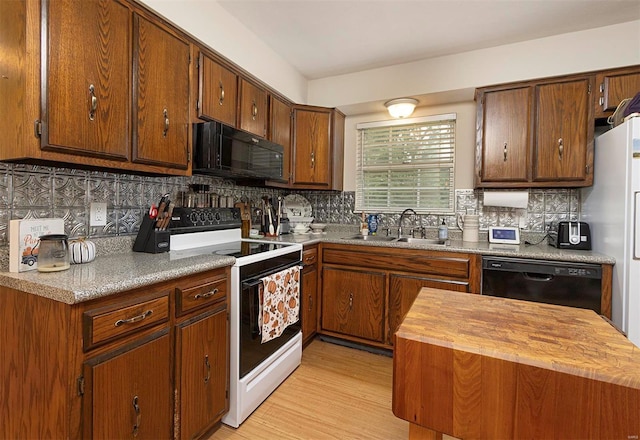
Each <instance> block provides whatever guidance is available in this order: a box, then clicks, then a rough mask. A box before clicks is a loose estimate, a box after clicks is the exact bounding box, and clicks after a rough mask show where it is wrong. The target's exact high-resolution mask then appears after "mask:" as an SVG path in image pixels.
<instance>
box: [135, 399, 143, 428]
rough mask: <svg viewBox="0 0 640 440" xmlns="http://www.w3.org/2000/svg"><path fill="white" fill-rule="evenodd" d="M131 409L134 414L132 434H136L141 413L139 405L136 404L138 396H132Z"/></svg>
mask: <svg viewBox="0 0 640 440" xmlns="http://www.w3.org/2000/svg"><path fill="white" fill-rule="evenodd" d="M133 411H134V413H135V415H136V424H135V425H133V436H134V437H137V436H138V431H139V430H140V422H141V419H142V414H141V413H140V405H138V396H134V397H133Z"/></svg>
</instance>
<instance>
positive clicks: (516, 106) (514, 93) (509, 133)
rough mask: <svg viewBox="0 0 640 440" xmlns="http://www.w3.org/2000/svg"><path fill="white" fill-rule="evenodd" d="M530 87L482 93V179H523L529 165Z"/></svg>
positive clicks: (503, 180)
mask: <svg viewBox="0 0 640 440" xmlns="http://www.w3.org/2000/svg"><path fill="white" fill-rule="evenodd" d="M530 90H531V88H530V87H519V88H516V89H509V90H498V91H491V92H486V93H484V96H483V97H482V99H481V102H480V105H481V111H482V113H481V118H482V119H481V123H482V127H481V129H480V130H479V136H480V139H479V140H478V142H479V145H480V146H479V148H480V151H481V155H480V157H481V164H480V173H479V174H480V179H481V181H482V182H526V181H527V178H528V176H527V170H528V169H529V167H528V164H529V151H530V148H529V145H530V142H531V141H530V139H531V138H530V131H529V127H530V122H531V117H530V111H531V110H530V109H531V91H530Z"/></svg>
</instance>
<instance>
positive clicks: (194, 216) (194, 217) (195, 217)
mask: <svg viewBox="0 0 640 440" xmlns="http://www.w3.org/2000/svg"><path fill="white" fill-rule="evenodd" d="M189 221H190V222H191V224H192V225H195V224H196V223H198V214H197V213H196V212H195V211H194V212H192V213H191V214H189Z"/></svg>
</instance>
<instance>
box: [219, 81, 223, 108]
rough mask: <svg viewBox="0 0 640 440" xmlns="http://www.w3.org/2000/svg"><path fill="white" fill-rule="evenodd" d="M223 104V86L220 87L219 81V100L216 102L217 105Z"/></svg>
mask: <svg viewBox="0 0 640 440" xmlns="http://www.w3.org/2000/svg"><path fill="white" fill-rule="evenodd" d="M223 102H224V86H223V85H222V81H220V99H219V100H218V103H219V104H220V105H222V103H223Z"/></svg>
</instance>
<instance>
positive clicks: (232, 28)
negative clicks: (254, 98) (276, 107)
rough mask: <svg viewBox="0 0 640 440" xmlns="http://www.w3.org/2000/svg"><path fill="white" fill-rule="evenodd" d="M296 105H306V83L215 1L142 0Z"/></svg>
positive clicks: (304, 79)
mask: <svg viewBox="0 0 640 440" xmlns="http://www.w3.org/2000/svg"><path fill="white" fill-rule="evenodd" d="M141 1H142V3H145V4H146V5H147V6H149V7H150V8H152V9H153V10H155V11H156V12H158V13H159V14H160V15H162V16H164V17H165V18H167V19H168V20H169V21H171V22H173V23H174V24H176V25H178V26H179V27H180V28H182V29H183V30H185V31H186V32H188V33H190V34H191V35H193V36H194V37H195V38H197V39H199V40H200V41H202V42H203V43H205V44H206V45H207V46H209V47H211V48H212V49H214V50H215V51H216V52H218V53H220V54H221V55H223V56H224V57H225V58H227V59H229V60H231V61H233V62H234V63H235V64H237V65H238V66H240V67H241V68H243V69H244V70H246V71H247V72H249V73H250V74H252V75H253V76H255V77H256V78H259V79H260V80H261V81H262V82H264V83H266V84H267V85H269V86H270V87H272V88H274V89H275V90H277V91H278V92H280V93H282V94H283V95H284V96H286V97H287V98H289V99H290V100H291V101H293V102H297V103H305V102H307V80H306V78H305V77H303V76H302V75H301V74H300V73H299V72H298V71H297V70H295V69H294V68H293V67H292V66H291V65H290V64H288V63H287V62H286V61H284V59H283V58H282V57H281V56H280V55H278V54H277V53H275V52H274V51H273V50H271V48H269V47H268V46H267V45H266V44H264V43H263V42H262V40H260V39H259V38H258V37H257V36H256V35H255V34H254V33H252V32H251V31H250V30H249V29H247V28H246V27H244V25H242V24H241V23H240V22H238V20H236V19H235V18H234V17H233V16H232V15H230V14H229V13H228V12H227V11H225V10H224V9H223V8H222V7H221V6H220V5H219V4H218V3H217V2H215V1H203V0H180V1H167V0H141Z"/></svg>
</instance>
